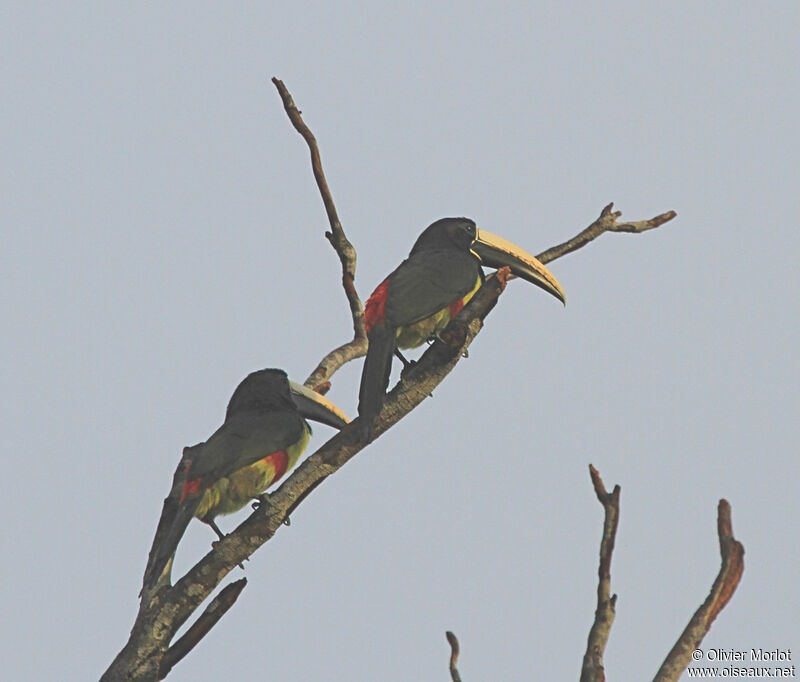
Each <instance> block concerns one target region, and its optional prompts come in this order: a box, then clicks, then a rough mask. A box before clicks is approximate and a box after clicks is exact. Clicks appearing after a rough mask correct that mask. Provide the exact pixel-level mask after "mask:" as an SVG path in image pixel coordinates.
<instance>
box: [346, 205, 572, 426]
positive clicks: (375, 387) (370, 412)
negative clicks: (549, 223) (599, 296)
mask: <svg viewBox="0 0 800 682" xmlns="http://www.w3.org/2000/svg"><path fill="white" fill-rule="evenodd" d="M484 265H485V266H488V267H493V268H499V267H502V266H509V267H510V268H511V272H513V273H514V274H515V275H517V276H518V277H521V278H523V279H525V280H527V281H528V282H531V283H532V284H535V285H536V286H538V287H541V288H542V289H544V290H545V291H546V292H547V293H549V294H552V295H553V296H555V297H556V298H557V299H558V300H560V301H561V302H562V303H564V302H565V296H564V290H563V289H562V288H561V285H560V284H559V283H558V281H557V280H556V278H555V277H554V276H553V275H552V274H551V273H550V271H549V270H548V269H547V268H546V267H545V266H544V265H543V264H542V263H540V262H539V261H538V260H536V258H534V257H533V256H532V255H530V254H529V253H527V252H526V251H524V250H523V249H521V248H520V247H518V246H516V245H515V244H512V243H511V242H509V241H506V240H505V239H503V238H502V237H498V236H497V235H494V234H491V233H490V232H486V231H485V230H482V229H478V228H477V227H476V226H475V222H474V221H472V220H470V219H469V218H442V219H440V220H437V221H436V222H435V223H433V224H432V225H430V226H429V227H428V228H427V229H426V230H425V231H424V232H423V233H422V234H421V235H420V236H419V238H418V239H417V241H416V243H415V244H414V247H413V248H412V249H411V253H409V255H408V258H406V259H405V260H404V261H403V262H402V263H401V264H400V265H399V266H398V267H397V269H395V270H394V272H392V273H391V274H390V275H389V276H388V277H387V278H386V279H384V280H383V282H381V283H380V284H379V285H378V287H377V288H376V289H375V291H374V292H373V293H372V295H371V296H370V297H369V299H368V300H367V303H366V305H365V306H364V325H365V327H366V330H367V337H368V339H369V347H368V350H367V357H366V359H365V361H364V369H363V370H362V373H361V388H360V391H359V395H358V414H359V418H360V419H359V421H360V422H361V427H360V430H361V433H362V437H365V438H368V437H369V435H370V434H371V430H372V421H373V419H374V418H375V416H376V415H377V414H378V412H380V410H381V406H382V403H383V398H384V394H385V393H386V388H387V386H388V384H389V375H390V373H391V368H392V355H393V354H395V352H396V351H397V350H398V349H403V348H413V347H415V346H419V345H421V344H422V343H424V342H425V341H427V340H429V339H431V338H432V337H434V336H436V335H437V334H438V333H439V332H440V331H442V330H443V329H444V328H445V327H446V326H447V324H448V323H449V322H450V320H451V319H452V318H453V317H454V316H455V315H456V314H457V313H458V312H459V311H460V310H461V308H463V307H464V305H465V304H466V303H467V301H469V300H470V299H471V298H472V296H474V295H475V292H476V291H477V290H478V289H479V288H480V286H481V284H482V283H483V278H484V277H483V270H482V267H481V266H484Z"/></svg>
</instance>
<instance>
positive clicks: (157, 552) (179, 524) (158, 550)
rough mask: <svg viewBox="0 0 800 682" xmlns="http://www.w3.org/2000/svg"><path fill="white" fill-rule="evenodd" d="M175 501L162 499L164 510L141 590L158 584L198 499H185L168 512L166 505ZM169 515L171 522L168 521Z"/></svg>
mask: <svg viewBox="0 0 800 682" xmlns="http://www.w3.org/2000/svg"><path fill="white" fill-rule="evenodd" d="M176 502H177V500H174V499H172V500H170V498H167V499H166V500H164V511H163V512H162V515H161V521H160V522H159V524H158V529H157V530H156V537H155V539H154V540H153V547H152V549H151V550H150V557H149V558H148V562H147V568H146V569H145V573H144V585H143V587H142V590H143V591H144V590H148V589H152V588H153V587H155V586H156V585H157V584H158V582H159V580H160V579H161V577H162V574H163V573H164V571H165V570H166V568H167V564H168V563H169V562H170V560H171V559H172V557H173V555H174V554H175V550H176V549H177V548H178V543H179V542H180V541H181V538H182V537H183V534H184V533H185V532H186V528H187V526H188V525H189V521H191V520H192V516H194V511H195V509H197V504H198V502H199V499H192V500H186V501H184V502H183V503H182V504H178V506H177V509H175V510H174V511H171V510H170V512H169V513H168V510H167V507H168V506H169V505H170V503H171V504H172V505H175V503H176ZM170 517H171V523H169V519H170Z"/></svg>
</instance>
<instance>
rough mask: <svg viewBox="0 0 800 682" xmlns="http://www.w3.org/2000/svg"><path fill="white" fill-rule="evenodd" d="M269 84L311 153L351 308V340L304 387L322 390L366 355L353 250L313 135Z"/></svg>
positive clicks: (282, 89)
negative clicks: (346, 366)
mask: <svg viewBox="0 0 800 682" xmlns="http://www.w3.org/2000/svg"><path fill="white" fill-rule="evenodd" d="M272 82H273V83H274V84H275V87H276V88H277V89H278V94H279V95H280V96H281V100H283V108H284V109H285V110H286V114H287V116H288V117H289V120H290V121H291V122H292V125H293V126H294V127H295V130H297V132H298V133H300V135H302V136H303V139H304V140H305V141H306V144H308V149H309V151H310V152H311V169H312V170H313V171H314V178H315V179H316V181H317V187H318V188H319V193H320V195H321V196H322V203H323V204H325V212H326V213H327V214H328V222H329V223H330V226H331V231H330V232H326V233H325V237H326V238H327V239H328V241H329V242H330V243H331V246H332V247H333V248H334V250H335V251H336V253H337V255H338V256H339V260H340V261H341V263H342V286H343V287H344V292H345V295H346V296H347V302H348V304H349V305H350V314H351V315H352V317H353V340H352V341H349V342H348V343H345V344H344V345H341V346H339V347H338V348H336V349H334V350H332V351H331V352H330V353H328V354H327V355H326V356H325V357H324V358H323V359H322V360H321V361H320V363H319V364H318V365H317V367H316V369H315V370H314V371H313V372H312V373H311V374H310V375H309V377H308V379H306V381H305V385H306V386H308V387H309V388H313V389H318V388H321V387H322V386H323V385H324V384H325V382H327V381H328V380H329V379H330V378H331V376H333V373H334V372H335V371H336V370H337V369H339V368H340V367H341V366H342V365H344V364H345V363H346V362H349V361H350V360H354V359H355V358H359V357H361V356H363V355H365V354H366V352H367V332H366V330H365V329H364V307H363V305H362V304H361V299H360V298H359V297H358V292H357V291H356V286H355V277H356V250H355V249H354V248H353V245H352V244H351V243H350V241H349V240H348V239H347V237H346V236H345V233H344V230H343V229H342V223H341V222H340V221H339V214H338V213H337V212H336V205H335V204H334V203H333V196H332V195H331V190H330V188H329V187H328V181H327V180H326V179H325V172H324V171H323V170H322V159H321V158H320V155H319V147H318V145H317V139H316V138H315V137H314V133H312V132H311V130H310V129H309V127H308V126H307V125H306V123H305V121H303V116H302V112H301V111H300V110H299V109H298V108H297V106H295V103H294V100H293V99H292V96H291V94H290V93H289V90H288V89H287V87H286V86H285V85H284V84H283V81H282V80H280V79H278V78H273V79H272Z"/></svg>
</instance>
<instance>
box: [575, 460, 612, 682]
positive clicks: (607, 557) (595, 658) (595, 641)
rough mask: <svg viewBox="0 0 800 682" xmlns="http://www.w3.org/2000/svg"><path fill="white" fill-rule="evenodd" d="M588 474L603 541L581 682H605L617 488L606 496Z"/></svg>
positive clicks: (598, 481)
mask: <svg viewBox="0 0 800 682" xmlns="http://www.w3.org/2000/svg"><path fill="white" fill-rule="evenodd" d="M589 474H590V476H591V478H592V485H593V486H594V492H595V494H596V495H597V499H598V500H600V504H602V505H603V509H604V510H605V519H604V521H603V539H602V540H601V541H600V566H599V567H598V569H597V576H598V582H597V609H596V610H595V612H594V623H592V627H591V629H590V630H589V641H588V642H587V644H586V653H585V654H584V656H583V667H582V669H581V682H605V679H606V672H605V668H604V666H603V653H604V652H605V650H606V644H607V643H608V637H609V635H610V634H611V625H612V624H613V623H614V608H615V606H616V604H617V595H616V594H615V595H611V555H612V554H613V552H614V541H615V539H616V537H617V524H618V522H619V493H620V487H619V486H618V485H615V486H614V490H613V491H612V492H611V493H609V492H608V491H607V490H606V488H605V485H603V479H602V478H600V473H599V472H598V471H597V469H595V468H594V467H593V466H592V465H591V464H590V465H589Z"/></svg>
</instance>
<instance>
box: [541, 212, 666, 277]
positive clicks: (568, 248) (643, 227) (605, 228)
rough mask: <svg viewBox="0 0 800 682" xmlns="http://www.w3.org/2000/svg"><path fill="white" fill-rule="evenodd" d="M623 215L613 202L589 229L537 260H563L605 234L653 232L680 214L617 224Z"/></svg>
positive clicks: (545, 261)
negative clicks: (563, 257) (615, 208)
mask: <svg viewBox="0 0 800 682" xmlns="http://www.w3.org/2000/svg"><path fill="white" fill-rule="evenodd" d="M621 215H622V211H615V210H614V202H613V201H612V202H611V203H610V204H608V206H606V207H605V208H603V210H602V211H600V216H599V217H598V218H597V220H595V221H594V222H593V223H592V224H591V225H589V227H587V228H586V229H585V230H583V231H582V232H580V233H579V234H577V235H575V236H574V237H573V238H572V239H569V240H567V241H565V242H564V243H563V244H559V245H558V246H553V247H552V248H549V249H547V251H542V252H541V253H540V254H539V255H538V256H536V258H538V259H539V260H540V261H541V262H542V263H549V262H550V261H553V260H555V259H556V258H561V256H566V255H567V254H568V253H572V252H573V251H577V250H578V249H580V248H582V247H584V246H586V245H587V244H588V243H589V242H590V241H593V240H595V239H597V238H598V237H599V236H600V235H601V234H603V233H604V232H634V233H638V232H647V230H653V229H655V228H656V227H660V226H661V225H663V224H664V223H666V222H669V221H670V220H672V219H673V218H674V217H675V216H676V215H678V214H677V213H675V211H667V212H666V213H661V214H660V215H657V216H656V217H655V218H650V219H649V220H639V221H636V222H631V223H617V218H619V217H620V216H621Z"/></svg>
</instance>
